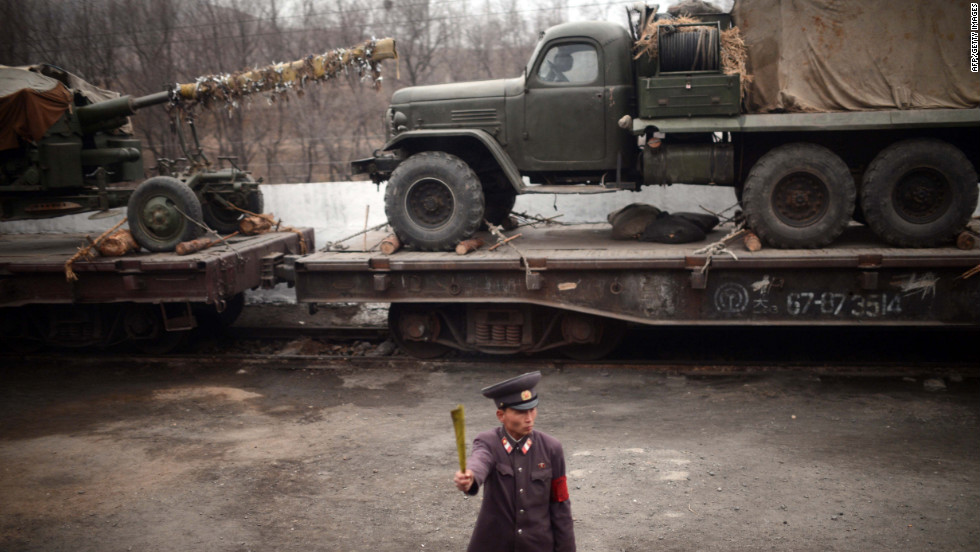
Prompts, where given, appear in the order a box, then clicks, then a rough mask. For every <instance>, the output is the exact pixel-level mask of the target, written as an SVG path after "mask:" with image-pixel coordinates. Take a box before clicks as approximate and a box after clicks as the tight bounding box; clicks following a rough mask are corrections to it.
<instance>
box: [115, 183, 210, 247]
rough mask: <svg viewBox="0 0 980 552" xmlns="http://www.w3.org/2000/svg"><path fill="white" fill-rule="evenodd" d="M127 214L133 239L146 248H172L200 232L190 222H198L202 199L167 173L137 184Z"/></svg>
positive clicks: (130, 198) (199, 229)
mask: <svg viewBox="0 0 980 552" xmlns="http://www.w3.org/2000/svg"><path fill="white" fill-rule="evenodd" d="M127 216H128V217H129V229H130V231H131V232H132V233H133V238H134V239H135V240H136V243H138V244H140V247H142V248H144V249H146V250H148V251H173V250H174V248H176V247H177V244H178V243H181V242H185V241H188V240H193V239H194V238H196V237H198V236H199V235H200V233H201V227H200V226H198V225H197V224H195V223H194V222H192V220H193V221H197V222H198V223H200V222H201V219H202V214H201V202H200V201H198V199H197V196H196V195H194V192H193V191H192V190H191V189H190V188H188V187H187V185H186V184H184V183H183V182H181V181H180V180H177V179H176V178H172V177H169V176H155V177H153V178H150V179H149V180H147V181H145V182H143V183H142V184H140V185H139V186H138V187H137V188H136V190H135V191H134V192H133V195H131V196H130V197H129V205H128V207H127ZM188 218H190V219H192V220H188Z"/></svg>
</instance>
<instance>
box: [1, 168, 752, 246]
mask: <svg viewBox="0 0 980 552" xmlns="http://www.w3.org/2000/svg"><path fill="white" fill-rule="evenodd" d="M384 189H385V187H384V185H382V186H380V187H379V186H376V185H374V184H372V183H370V182H322V183H314V184H275V185H263V186H262V193H263V195H264V196H265V212H267V213H273V214H275V215H276V217H277V218H279V219H282V221H283V222H284V223H285V224H288V225H290V226H307V227H312V228H314V229H315V231H316V242H317V244H318V245H319V246H322V245H323V244H325V243H327V242H329V241H334V240H338V239H340V238H343V237H346V236H349V235H351V234H355V233H357V232H360V231H361V230H363V229H364V226H365V224H364V217H365V212H367V213H368V220H367V226H368V227H371V226H375V225H378V224H382V223H384V222H385V220H386V219H385V214H384ZM634 202H643V203H650V204H653V205H656V206H657V207H659V208H661V209H665V210H667V211H699V212H700V211H701V208H700V207H701V206H704V207H705V208H707V209H710V210H711V211H713V212H720V211H723V210H725V209H727V208H728V207H730V206H732V205H734V204H735V193H734V191H733V190H732V188H712V187H707V186H688V185H682V184H678V185H674V186H669V187H661V186H648V187H646V188H644V189H643V190H642V191H640V192H615V193H609V194H599V195H560V196H556V195H525V196H519V197H518V198H517V204H516V205H515V206H514V211H516V212H523V213H527V214H530V215H538V216H542V217H553V216H555V215H557V214H562V216H561V218H559V219H558V220H559V221H562V222H567V223H583V222H604V221H605V220H606V215H607V214H608V213H609V212H610V211H614V210H616V209H618V208H620V207H622V206H624V205H627V204H629V203H634ZM730 213H731V211H730V212H729V214H730ZM125 215H126V213H125V209H120V210H119V212H118V213H117V214H116V215H114V216H110V217H106V218H101V219H95V220H93V219H91V218H90V217H91V213H86V214H81V215H70V216H65V217H59V218H53V219H45V220H32V221H15V222H4V223H0V233H3V234H33V233H71V232H86V233H91V234H99V233H101V232H104V231H105V230H108V229H109V228H111V227H112V226H113V225H114V224H116V223H117V222H119V221H120V220H122V218H123V217H124V216H125Z"/></svg>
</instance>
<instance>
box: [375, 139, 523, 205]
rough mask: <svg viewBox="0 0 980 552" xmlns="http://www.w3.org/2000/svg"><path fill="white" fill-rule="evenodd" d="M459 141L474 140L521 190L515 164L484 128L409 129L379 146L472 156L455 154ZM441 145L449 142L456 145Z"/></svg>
mask: <svg viewBox="0 0 980 552" xmlns="http://www.w3.org/2000/svg"><path fill="white" fill-rule="evenodd" d="M461 140H468V141H474V142H476V143H477V144H479V146H478V147H482V148H483V149H484V150H485V152H486V153H489V154H490V156H491V157H493V160H494V162H495V163H496V164H497V166H498V167H500V170H501V171H502V172H503V174H504V176H505V177H506V178H507V181H508V182H510V185H511V186H513V187H514V190H515V191H516V192H517V193H518V194H522V193H524V189H525V187H524V180H523V179H522V178H521V173H520V171H519V170H518V169H517V166H516V165H515V164H514V162H513V161H512V160H511V158H510V156H508V155H507V153H506V152H505V151H504V149H503V148H502V147H501V146H500V143H499V142H497V141H496V140H494V138H493V136H491V135H490V134H489V133H488V132H486V131H484V130H480V129H451V130H411V131H407V132H403V133H401V134H399V135H398V136H396V137H394V138H392V139H391V141H389V142H388V143H387V144H385V146H384V148H382V149H383V150H384V151H391V150H395V149H405V150H407V151H410V152H413V153H415V152H421V151H446V152H447V153H452V154H454V155H458V156H459V157H462V158H464V159H465V158H466V157H468V156H469V157H471V156H472V155H459V154H458V153H457V151H458V150H461V149H462V148H460V147H459V145H460V141H461ZM444 144H451V145H452V146H455V147H452V146H446V145H444ZM470 153H472V150H470Z"/></svg>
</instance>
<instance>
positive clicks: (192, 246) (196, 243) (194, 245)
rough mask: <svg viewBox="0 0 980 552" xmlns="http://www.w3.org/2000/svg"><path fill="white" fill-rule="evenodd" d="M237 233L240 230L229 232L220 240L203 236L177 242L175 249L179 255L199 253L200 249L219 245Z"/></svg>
mask: <svg viewBox="0 0 980 552" xmlns="http://www.w3.org/2000/svg"><path fill="white" fill-rule="evenodd" d="M237 235H238V232H232V233H231V234H228V235H227V236H225V237H223V238H221V239H220V240H209V239H206V238H201V239H197V240H191V241H185V242H181V243H178V244H177V247H176V248H175V251H176V252H177V254H178V255H190V254H191V253H197V252H198V251H202V250H204V249H207V248H209V247H212V246H214V245H218V244H219V243H221V242H223V241H225V240H227V239H228V238H230V237H232V236H237Z"/></svg>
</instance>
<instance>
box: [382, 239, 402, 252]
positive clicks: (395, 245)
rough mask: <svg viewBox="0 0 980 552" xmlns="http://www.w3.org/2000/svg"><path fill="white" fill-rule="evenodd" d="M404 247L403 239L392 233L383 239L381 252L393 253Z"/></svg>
mask: <svg viewBox="0 0 980 552" xmlns="http://www.w3.org/2000/svg"><path fill="white" fill-rule="evenodd" d="M401 247H402V242H401V240H399V239H398V236H396V235H394V234H391V235H389V236H388V237H386V238H385V239H383V240H381V252H382V253H384V254H385V255H392V254H394V253H395V251H398V250H399V249H401Z"/></svg>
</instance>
